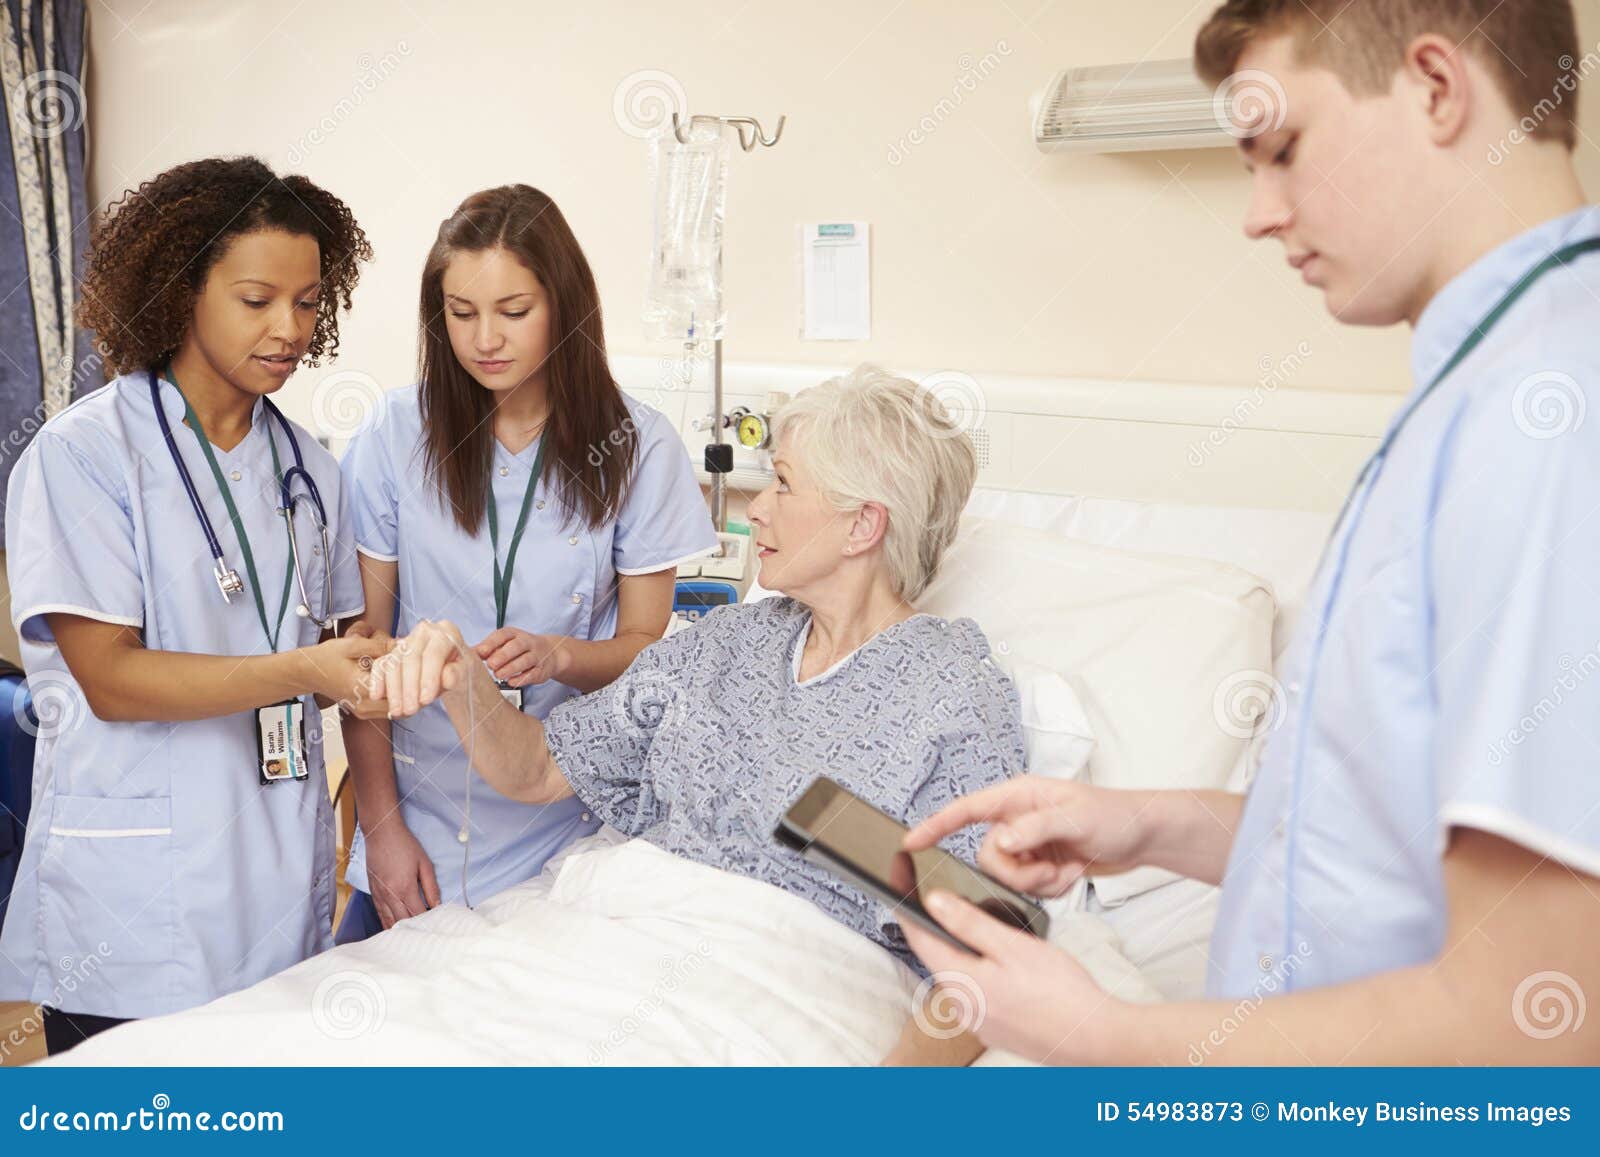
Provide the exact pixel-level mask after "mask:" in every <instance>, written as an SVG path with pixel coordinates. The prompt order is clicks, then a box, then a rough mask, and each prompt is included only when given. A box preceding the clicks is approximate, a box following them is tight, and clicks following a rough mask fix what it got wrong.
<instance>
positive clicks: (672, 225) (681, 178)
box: [644, 124, 729, 341]
mask: <svg viewBox="0 0 1600 1157" xmlns="http://www.w3.org/2000/svg"><path fill="white" fill-rule="evenodd" d="M722 130H723V126H722V125H720V124H718V125H707V124H698V125H693V124H692V125H691V126H690V127H689V130H688V133H687V134H686V135H687V136H688V138H689V143H688V144H681V143H680V142H679V141H678V138H677V136H676V135H675V134H674V133H673V131H672V128H671V127H670V126H667V127H664V128H663V129H662V130H661V131H660V132H659V133H657V134H656V135H655V136H654V137H652V138H651V141H650V180H651V186H652V192H653V197H652V199H653V205H654V216H655V228H654V232H653V237H652V240H651V245H650V282H649V288H648V290H647V291H646V293H645V306H644V321H645V325H646V327H647V328H648V329H649V330H650V331H651V333H652V334H653V336H655V337H658V338H668V339H678V340H689V339H691V338H692V339H694V340H696V341H700V340H714V339H719V338H721V337H722V326H723V321H724V314H723V309H722V218H723V211H724V209H725V208H726V205H727V194H728V155H729V145H728V141H727V139H726V136H725V134H724V133H723V131H722Z"/></svg>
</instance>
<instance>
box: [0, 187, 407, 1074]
mask: <svg viewBox="0 0 1600 1157" xmlns="http://www.w3.org/2000/svg"><path fill="white" fill-rule="evenodd" d="M370 252H371V251H370V248H369V247H368V245H367V240H366V236H365V234H363V233H362V231H361V228H360V226H358V225H357V224H356V222H355V220H354V218H353V217H352V216H351V214H350V210H349V209H348V208H346V206H345V205H344V204H343V203H342V202H341V201H339V200H338V199H337V198H336V197H334V196H332V195H331V194H329V193H327V192H326V191H324V190H323V189H320V188H318V187H317V186H316V185H314V184H312V183H311V182H310V181H308V180H306V179H305V178H303V177H297V176H289V177H278V176H276V175H275V174H274V173H273V172H272V171H271V170H270V169H268V168H267V167H266V166H265V165H263V164H262V163H261V162H259V161H257V160H254V159H252V158H239V159H226V160H224V159H213V160H203V161H195V162H192V163H189V164H183V165H179V166H177V167H176V168H173V169H170V170H168V171H167V172H165V173H162V174H160V175H159V176H157V177H155V178H154V179H153V180H151V181H148V182H146V183H145V184H144V185H141V186H140V187H139V188H138V189H136V190H133V191H130V192H129V193H128V194H127V195H126V196H125V197H124V198H123V199H122V200H121V201H119V202H118V203H117V204H115V205H114V206H113V207H112V210H111V211H110V213H109V214H108V215H107V217H106V218H105V219H104V220H103V221H101V222H100V224H99V225H98V227H97V228H96V231H95V233H94V237H93V242H92V252H91V256H90V263H89V270H88V273H87V275H86V278H85V281H84V284H83V286H82V291H81V295H80V297H81V304H80V306H79V318H80V320H81V321H82V322H83V324H85V325H86V326H88V327H89V328H91V329H93V330H94V331H95V333H96V335H97V337H98V339H99V342H100V348H101V349H102V351H103V354H104V357H105V359H106V362H107V365H108V367H109V368H110V369H111V370H113V371H115V372H118V373H120V374H121V375H122V376H120V377H118V378H116V379H115V380H114V381H112V382H111V383H110V384H108V385H107V386H105V387H104V388H103V389H100V390H96V391H95V392H94V393H92V394H90V395H89V396H87V397H85V398H83V399H82V400H80V401H78V402H77V403H76V404H74V405H72V406H71V407H69V408H68V409H67V410H65V411H64V412H62V413H61V414H58V415H57V416H56V417H54V418H52V419H51V420H50V421H49V422H47V423H45V425H44V426H43V427H42V428H41V429H40V431H39V434H38V436H37V437H36V438H35V439H34V441H33V442H32V444H31V445H29V447H28V449H27V451H26V452H25V453H24V454H23V455H22V457H21V459H20V460H19V461H18V463H17V467H16V471H15V473H14V474H13V475H12V478H11V486H10V492H9V494H8V496H7V500H6V555H7V561H8V564H9V570H10V579H11V605H12V620H13V622H14V623H15V624H16V627H17V631H18V634H19V635H20V637H21V641H22V649H23V659H24V664H25V666H26V668H27V671H28V683H29V687H30V689H31V691H32V693H33V697H34V703H35V707H36V709H37V710H38V712H39V715H40V719H41V727H40V732H39V737H38V745H37V752H36V755H35V760H34V773H33V775H34V782H33V806H32V812H31V814H30V816H29V822H28V832H27V838H26V843H25V845H24V850H23V857H22V863H21V865H20V869H19V871H18V875H17V881H16V885H15V890H14V892H13V894H12V896H11V900H10V905H9V908H8V911H7V915H6V920H5V927H4V930H3V932H0V999H3V1000H29V1001H32V1002H34V1003H37V1004H39V1005H41V1006H43V1008H44V1021H45V1037H46V1043H47V1045H48V1046H49V1048H50V1051H51V1052H52V1053H56V1052H60V1051H62V1050H63V1049H66V1048H69V1047H71V1046H72V1045H73V1044H76V1043H78V1042H79V1041H81V1040H83V1039H84V1038H85V1037H87V1036H89V1035H91V1034H93V1033H95V1032H99V1031H101V1030H103V1029H105V1028H108V1027H110V1026H111V1025H113V1024H115V1023H117V1022H118V1021H120V1020H125V1019H129V1018H133V1017H144V1016H153V1015H157V1014H161V1013H168V1012H174V1011H177V1010H179V1009H183V1008H187V1007H189V1006H191V1005H197V1004H202V1003H204V1002H206V1001H208V1000H211V999H213V998H215V997H218V996H221V995H223V994H224V993H227V992H231V991H233V990H234V989H238V988H243V987H244V986H246V985H248V984H253V983H254V982H256V981H258V980H260V979H262V978H263V977H266V976H269V975H271V974H272V973H275V972H278V971H281V970H282V969H284V968H287V967H289V966H290V965H292V964H295V963H298V962H299V961H301V960H303V959H305V958H306V957H308V956H310V955H312V954H313V953H316V952H318V951H320V950H322V949H324V948H326V947H328V946H329V944H330V943H331V935H330V932H331V926H332V918H333V886H334V877H333V868H334V841H333V833H332V817H331V814H330V807H329V801H328V792H327V781H326V778H325V776H324V772H323V766H322V754H321V750H320V744H319V742H318V730H319V729H318V727H317V715H316V709H315V706H314V705H313V704H312V702H311V699H312V697H313V696H320V697H323V698H324V699H325V700H338V699H343V698H346V697H348V696H350V695H351V694H352V688H353V687H354V685H355V681H356V678H357V675H358V673H359V672H360V671H361V661H362V660H363V659H366V660H367V661H368V662H370V660H371V659H372V658H373V657H374V656H376V655H377V654H380V653H381V652H382V650H383V647H382V646H381V645H379V644H377V643H375V642H374V641H372V640H371V639H367V638H361V637H346V638H338V637H336V636H337V635H338V631H337V629H336V628H337V625H338V623H339V622H340V621H341V620H344V619H347V618H353V617H355V616H357V615H359V614H360V613H361V610H362V599H361V583H360V577H359V574H358V571H357V568H356V562H355V554H354V551H353V548H352V545H351V537H350V529H349V527H350V520H349V517H348V514H347V503H346V502H345V500H344V499H343V496H342V494H341V487H340V478H339V467H338V464H337V463H336V462H335V461H334V459H333V457H332V456H331V455H330V454H328V453H327V451H325V450H324V449H322V447H320V446H319V445H317V443H316V441H315V440H314V439H313V438H312V437H311V436H310V435H309V434H307V433H306V432H305V431H304V430H302V429H300V428H299V427H298V426H295V425H294V424H293V423H291V422H289V421H287V419H285V418H283V416H282V413H281V412H280V411H279V410H278V409H277V408H276V407H275V406H274V405H273V404H272V402H271V401H270V395H272V394H274V393H276V392H277V391H278V390H280V389H282V388H283V385H284V383H285V382H287V381H288V380H289V377H290V375H292V374H293V373H294V372H295V369H296V368H297V367H298V366H299V365H300V363H301V362H302V361H305V360H310V362H311V363H312V364H316V361H317V359H319V358H320V357H323V356H325V355H331V354H333V353H334V352H335V350H336V349H337V347H338V342H339V331H338V315H339V312H340V310H342V309H348V308H349V305H350V295H351V291H352V289H353V288H354V286H355V283H356V278H357V273H358V266H359V264H360V263H361V262H363V261H365V260H367V259H368V258H369V257H370ZM286 476H287V477H288V483H289V486H288V493H290V494H291V495H292V496H294V499H295V501H294V503H293V507H292V514H291V517H289V518H285V517H284V515H283V514H282V513H280V510H279V507H280V494H281V492H282V491H283V483H284V480H285V477H286ZM324 528H325V530H326V534H325V535H324V533H323V530H324ZM291 534H292V535H293V536H294V544H295V546H297V547H298V550H297V551H293V550H292V547H291V541H290V536H291ZM293 553H298V555H299V560H298V562H299V566H298V570H299V572H300V575H299V580H298V581H297V580H296V577H295V570H296V566H295V565H294V562H293V560H292V554H293Z"/></svg>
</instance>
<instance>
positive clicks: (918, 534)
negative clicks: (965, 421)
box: [773, 365, 978, 601]
mask: <svg viewBox="0 0 1600 1157" xmlns="http://www.w3.org/2000/svg"><path fill="white" fill-rule="evenodd" d="M780 442H783V443H786V444H788V445H798V446H799V447H800V448H801V450H802V452H803V453H804V455H805V462H806V466H807V468H808V469H809V471H810V472H811V474H812V475H813V476H814V477H815V478H816V479H817V483H818V485H819V486H820V487H821V489H822V492H823V494H824V495H826V497H827V498H828V500H829V501H830V502H831V503H833V505H834V506H835V507H837V508H838V509H840V510H856V509H859V508H860V507H861V506H863V505H865V504H866V503H868V502H879V503H882V504H883V505H884V506H885V507H886V508H887V509H888V511H889V526H888V529H887V530H886V531H885V533H884V537H883V554H884V560H885V562H886V564H887V565H888V568H889V578H890V581H891V582H892V583H893V585H894V588H895V591H896V593H897V594H899V595H900V597H901V598H903V599H906V600H907V601H911V600H914V599H916V598H917V597H918V596H919V595H921V594H922V592H923V591H924V590H926V589H927V587H928V584H929V583H931V582H932V581H933V580H934V577H935V576H936V575H937V574H938V573H939V563H940V561H941V560H942V559H943V558H944V552H945V551H946V550H947V549H948V548H949V546H950V544H951V542H953V541H954V540H955V537H956V528H957V527H958V526H959V525H960V522H961V511H962V510H963V509H964V508H965V507H966V505H967V499H968V498H969V497H970V496H971V494H972V484H973V482H974V481H975V480H976V478H977V476H978V462H977V457H976V455H975V454H974V453H973V450H972V441H971V439H969V438H968V437H967V435H966V433H965V431H963V430H962V429H961V428H960V427H959V426H957V425H956V424H955V423H954V422H952V421H951V420H950V417H949V415H948V414H947V413H946V411H945V409H944V406H943V405H942V404H941V403H940V401H939V400H938V399H937V398H936V397H934V395H933V394H931V393H930V392H928V391H927V390H924V389H923V388H922V387H921V386H919V385H917V383H916V382H913V381H911V380H910V379H909V378H900V377H896V376H894V375H893V374H891V373H888V372H886V371H884V370H882V369H879V368H878V367H877V366H872V365H864V366H859V367H857V368H856V369H854V370H852V371H851V372H850V373H848V374H846V375H845V376H844V377H841V378H833V379H832V380H830V381H826V382H823V383H822V384H821V385H820V386H813V387H812V388H811V389H809V390H805V391H803V392H801V393H800V394H798V395H797V396H796V397H795V398H794V399H793V400H792V401H790V402H788V403H787V404H786V405H784V406H783V408H782V409H781V410H779V411H778V413H777V415H776V416H775V417H774V419H773V443H774V445H776V444H778V443H780Z"/></svg>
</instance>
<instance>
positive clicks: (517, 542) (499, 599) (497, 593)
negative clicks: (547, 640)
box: [489, 434, 544, 631]
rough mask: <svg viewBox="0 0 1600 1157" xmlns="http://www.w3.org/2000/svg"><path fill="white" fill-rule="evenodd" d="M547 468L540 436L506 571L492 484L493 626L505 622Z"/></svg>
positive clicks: (490, 537) (509, 548) (490, 532)
mask: <svg viewBox="0 0 1600 1157" xmlns="http://www.w3.org/2000/svg"><path fill="white" fill-rule="evenodd" d="M543 469H544V435H543V434H540V435H539V452H538V453H537V454H535V455H534V456H533V473H532V474H531V475H530V476H529V478H528V488H527V490H525V491H523V493H522V512H521V513H520V514H518V515H517V526H516V529H515V530H513V531H512V532H511V545H510V546H509V547H507V548H506V566H505V570H504V571H501V569H500V516H499V515H498V514H496V513H495V501H494V486H493V485H490V487H489V545H490V546H492V547H493V548H494V627H495V630H497V631H498V630H499V629H500V628H501V627H503V626H505V625H506V603H507V602H508V601H509V600H510V598H511V571H512V568H514V567H515V566H516V565H517V547H519V546H521V545H522V532H523V531H524V530H527V529H528V510H529V509H530V508H531V507H532V506H533V491H534V487H536V486H537V485H538V484H539V473H540V471H542V470H543Z"/></svg>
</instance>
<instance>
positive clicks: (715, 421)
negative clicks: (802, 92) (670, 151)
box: [672, 112, 789, 534]
mask: <svg viewBox="0 0 1600 1157" xmlns="http://www.w3.org/2000/svg"><path fill="white" fill-rule="evenodd" d="M788 119H789V118H788V117H786V116H780V117H779V118H778V125H777V128H776V129H774V130H773V133H772V136H771V137H770V138H769V137H768V136H767V134H766V132H765V130H763V129H762V127H761V123H760V122H759V121H757V120H756V119H755V118H754V117H723V116H692V117H689V118H687V119H685V118H683V117H680V116H679V115H678V114H677V113H676V112H674V113H673V114H672V135H673V136H674V137H676V138H677V140H678V143H679V144H680V145H686V144H688V143H689V129H690V127H691V126H693V125H696V124H717V125H732V126H733V127H734V130H735V131H736V132H737V133H738V134H739V147H740V148H741V149H743V150H744V151H745V152H747V153H749V152H753V151H755V147H756V146H757V145H761V146H762V147H763V148H771V147H772V146H773V145H775V144H777V143H778V140H779V138H780V137H782V136H783V125H784V122H785V121H787V120H788ZM729 422H730V420H729V415H728V414H726V413H725V412H724V411H723V399H722V339H721V338H720V337H719V338H717V339H716V340H715V341H714V342H713V343H712V349H711V417H710V420H709V421H708V422H707V423H706V424H707V425H708V426H709V427H710V429H711V443H710V444H709V445H708V446H707V447H706V458H705V467H706V473H707V474H709V475H711V521H712V523H713V524H714V525H715V526H716V528H717V532H718V533H719V534H720V533H721V532H723V531H725V530H727V529H728V475H729V474H731V473H733V446H732V444H730V443H727V442H724V441H723V438H722V432H723V430H725V429H726V428H727V427H728V425H729ZM699 427H700V424H699V422H696V423H695V428H696V429H699Z"/></svg>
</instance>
